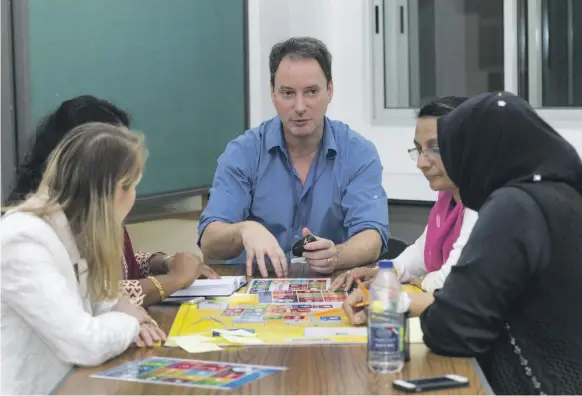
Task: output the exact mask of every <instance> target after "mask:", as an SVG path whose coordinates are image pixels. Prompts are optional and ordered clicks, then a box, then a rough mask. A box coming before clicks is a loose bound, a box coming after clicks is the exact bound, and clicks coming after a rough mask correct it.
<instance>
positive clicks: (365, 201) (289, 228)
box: [198, 117, 389, 263]
mask: <svg viewBox="0 0 582 396" xmlns="http://www.w3.org/2000/svg"><path fill="white" fill-rule="evenodd" d="M324 125H325V126H324V133H323V139H322V143H321V146H320V149H319V151H318V154H317V156H316V157H315V159H314V161H313V162H312V164H311V168H310V170H309V173H308V175H307V179H306V181H305V184H302V183H301V181H300V179H299V177H298V175H297V173H296V171H295V169H294V167H293V165H292V164H291V157H290V155H289V152H288V151H287V148H286V144H285V140H284V138H283V132H282V128H281V120H280V119H279V117H275V118H273V119H271V120H269V121H265V122H263V123H261V124H260V125H259V126H258V127H256V128H254V129H251V130H249V131H246V132H245V133H244V134H243V135H241V136H239V137H238V138H236V139H234V140H233V141H231V142H230V143H228V145H227V146H226V149H225V151H224V153H223V154H222V155H221V156H220V157H219V158H218V166H217V168H216V173H215V175H214V182H213V184H212V188H211V189H210V200H209V202H208V205H207V207H206V208H205V209H204V211H203V212H202V215H201V216H200V225H199V228H198V235H199V239H198V244H200V238H201V237H202V234H203V232H204V229H205V228H206V226H207V225H208V224H210V223H212V222H214V221H220V222H224V223H238V222H241V221H245V220H254V221H257V222H259V223H261V224H262V225H264V226H265V227H266V228H267V229H268V230H269V231H270V232H271V233H272V234H273V235H274V236H275V238H277V241H278V242H279V245H280V246H281V248H282V249H283V251H284V252H285V254H286V255H287V258H288V260H289V261H290V259H291V248H292V246H293V244H294V243H295V241H297V240H298V239H300V238H302V236H301V230H302V228H303V227H308V228H309V230H310V231H311V232H312V233H314V234H315V235H316V236H319V237H322V238H327V239H330V240H332V241H333V242H334V243H336V244H340V243H343V242H345V241H346V240H348V239H349V238H350V237H352V236H353V235H355V234H357V233H358V232H360V231H363V230H367V229H373V230H376V231H378V233H379V234H380V237H381V238H382V252H385V251H386V248H387V241H388V235H389V233H388V203H387V197H386V193H385V191H384V189H383V187H382V164H381V162H380V158H379V156H378V152H377V150H376V147H375V146H374V144H373V143H372V142H370V141H368V140H366V139H365V138H364V137H363V136H361V135H359V134H358V133H356V132H355V131H353V130H352V129H350V128H349V126H347V125H346V124H344V123H342V122H339V121H332V120H329V119H328V118H327V117H326V118H325V123H324ZM245 257H246V256H245V252H244V250H243V252H242V253H241V255H240V256H239V257H237V258H235V259H232V260H230V262H233V263H244V262H245ZM266 259H267V260H268V258H266Z"/></svg>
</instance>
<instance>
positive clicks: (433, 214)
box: [424, 191, 465, 272]
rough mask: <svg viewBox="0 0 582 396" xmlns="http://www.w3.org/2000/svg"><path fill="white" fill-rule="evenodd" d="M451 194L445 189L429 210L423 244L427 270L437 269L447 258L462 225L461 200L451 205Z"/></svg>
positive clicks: (462, 210) (462, 211) (462, 209)
mask: <svg viewBox="0 0 582 396" xmlns="http://www.w3.org/2000/svg"><path fill="white" fill-rule="evenodd" d="M451 202H453V203H454V201H453V194H451V193H449V192H445V191H441V192H440V193H439V197H438V199H437V201H436V203H435V204H434V206H433V207H432V209H431V211H430V215H429V217H428V226H427V230H426V242H425V244H424V264H425V266H426V269H427V271H428V272H434V271H438V270H439V269H440V268H441V267H442V266H443V264H444V263H445V262H446V261H447V259H448V258H449V254H450V253H451V250H453V245H454V244H455V242H456V240H457V238H459V234H460V233H461V226H462V225H463V213H464V209H465V208H464V207H463V204H462V203H461V202H458V203H457V204H456V205H455V206H452V205H451Z"/></svg>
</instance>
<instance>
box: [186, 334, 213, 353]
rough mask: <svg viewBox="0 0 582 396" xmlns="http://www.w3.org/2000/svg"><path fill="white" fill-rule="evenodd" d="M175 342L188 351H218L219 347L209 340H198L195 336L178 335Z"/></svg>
mask: <svg viewBox="0 0 582 396" xmlns="http://www.w3.org/2000/svg"><path fill="white" fill-rule="evenodd" d="M176 344H178V346H179V347H180V348H182V349H183V350H185V351H186V352H188V353H202V352H211V351H220V350H222V348H221V347H219V346H218V345H215V344H211V343H209V342H200V341H197V340H196V339H195V338H190V337H179V338H178V339H177V340H176Z"/></svg>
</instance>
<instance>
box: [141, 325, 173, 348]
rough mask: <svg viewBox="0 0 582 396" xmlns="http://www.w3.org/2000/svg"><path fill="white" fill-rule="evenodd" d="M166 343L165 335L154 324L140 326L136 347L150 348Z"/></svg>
mask: <svg viewBox="0 0 582 396" xmlns="http://www.w3.org/2000/svg"><path fill="white" fill-rule="evenodd" d="M164 342H166V333H164V332H163V331H162V329H160V328H159V327H158V326H157V325H156V324H155V323H144V324H142V325H141V326H140V330H139V336H138V339H137V341H136V342H135V343H136V345H137V346H138V347H144V346H146V347H148V348H151V347H153V346H156V344H157V343H160V345H161V343H164Z"/></svg>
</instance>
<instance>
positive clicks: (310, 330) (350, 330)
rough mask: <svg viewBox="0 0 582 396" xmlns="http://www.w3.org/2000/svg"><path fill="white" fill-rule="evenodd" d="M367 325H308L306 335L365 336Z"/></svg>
mask: <svg viewBox="0 0 582 396" xmlns="http://www.w3.org/2000/svg"><path fill="white" fill-rule="evenodd" d="M367 334H368V329H367V328H366V327H306V328H305V331H304V333H303V335H304V336H305V337H335V336H365V335H367Z"/></svg>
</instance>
